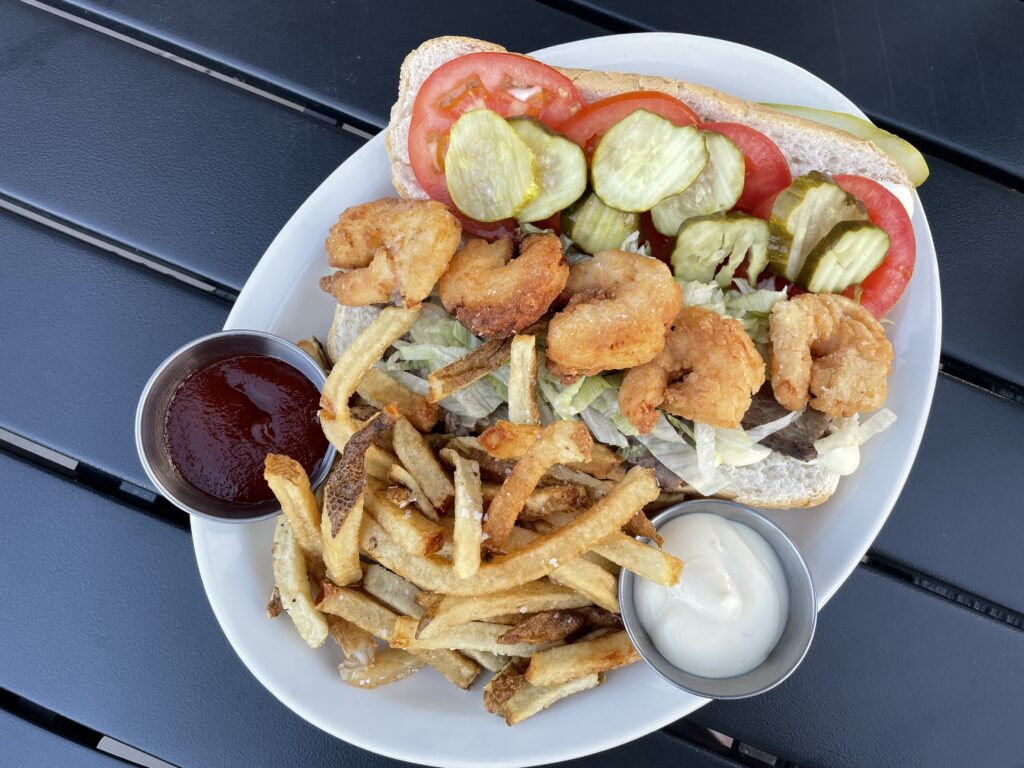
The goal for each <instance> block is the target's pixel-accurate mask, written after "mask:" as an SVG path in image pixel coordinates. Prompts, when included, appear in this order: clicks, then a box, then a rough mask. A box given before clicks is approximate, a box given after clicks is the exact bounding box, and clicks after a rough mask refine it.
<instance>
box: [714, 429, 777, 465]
mask: <svg viewBox="0 0 1024 768" xmlns="http://www.w3.org/2000/svg"><path fill="white" fill-rule="evenodd" d="M771 452H772V450H771V448H768V447H767V446H764V445H758V444H757V441H756V440H754V439H753V438H751V436H750V433H749V432H744V431H743V430H742V429H740V428H736V429H724V428H721V427H719V428H717V429H715V454H716V458H717V459H718V461H719V463H721V464H728V465H729V466H730V467H745V466H747V465H748V464H756V463H757V462H759V461H761V460H762V459H764V458H767V456H768V455H769V454H770V453H771Z"/></svg>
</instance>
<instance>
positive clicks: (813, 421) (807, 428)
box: [743, 384, 828, 461]
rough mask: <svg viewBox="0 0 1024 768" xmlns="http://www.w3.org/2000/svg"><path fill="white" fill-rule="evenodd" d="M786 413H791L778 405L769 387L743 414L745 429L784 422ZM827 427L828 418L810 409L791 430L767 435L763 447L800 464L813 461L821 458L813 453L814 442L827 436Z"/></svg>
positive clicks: (793, 424)
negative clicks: (771, 422) (783, 418)
mask: <svg viewBox="0 0 1024 768" xmlns="http://www.w3.org/2000/svg"><path fill="white" fill-rule="evenodd" d="M787 413H789V411H788V410H786V409H785V408H783V407H782V406H781V405H779V404H778V403H777V402H775V396H774V395H773V394H772V390H771V387H770V386H769V385H767V384H766V385H765V386H764V387H762V388H761V391H760V392H758V393H757V395H756V396H755V397H754V399H753V401H752V402H751V404H750V408H749V409H748V410H747V412H746V414H744V416H743V428H744V429H750V428H752V427H759V426H761V425H762V424H767V423H768V422H770V421H775V420H776V419H781V418H782V417H783V416H785V415H786V414H787ZM827 427H828V417H827V416H826V415H825V414H823V413H821V412H819V411H815V410H812V409H810V408H807V409H805V410H804V412H803V413H802V414H801V415H800V418H798V419H796V420H795V421H794V422H793V423H792V424H790V425H789V426H788V427H785V428H784V429H780V430H779V431H778V432H775V433H773V434H771V435H768V437H766V438H765V439H764V440H762V441H761V445H765V446H767V447H769V448H771V449H772V450H773V451H778V452H779V453H781V454H784V455H786V456H791V457H792V458H794V459H799V460H800V461H810V460H811V459H816V458H817V457H818V452H817V451H816V450H814V441H815V440H817V439H818V438H820V437H822V436H824V434H825V429H826V428H827Z"/></svg>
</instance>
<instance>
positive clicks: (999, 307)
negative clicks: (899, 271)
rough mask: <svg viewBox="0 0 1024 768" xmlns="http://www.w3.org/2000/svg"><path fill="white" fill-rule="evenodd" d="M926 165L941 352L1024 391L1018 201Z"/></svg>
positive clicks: (1023, 203)
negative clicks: (936, 268) (939, 289)
mask: <svg viewBox="0 0 1024 768" xmlns="http://www.w3.org/2000/svg"><path fill="white" fill-rule="evenodd" d="M1019 4H1020V6H1021V8H1022V9H1024V3H1019ZM1022 130H1024V129H1022ZM1020 135H1022V136H1024V132H1022V133H1021V134H1020ZM928 162H929V164H930V166H931V169H932V175H931V178H929V179H928V181H927V182H925V184H924V185H923V186H922V187H921V189H920V195H921V200H922V202H923V203H924V209H925V211H926V212H927V214H928V222H929V224H930V225H931V229H932V236H933V237H934V239H935V251H936V253H937V254H938V260H939V281H940V283H941V286H942V351H943V352H944V353H945V354H947V355H952V356H953V357H956V358H958V359H960V360H962V361H964V362H966V363H969V364H971V365H973V366H975V367H977V368H981V369H983V370H985V371H988V372H990V373H995V374H997V375H999V376H1001V377H1003V378H1004V379H1007V380H1008V381H1010V382H1012V383H1014V384H1016V385H1017V386H1018V387H1024V335H1022V334H1021V332H1020V304H1021V297H1022V296H1024V276H1022V275H1021V271H1020V267H1019V260H1020V259H1019V255H1018V254H1019V252H1020V243H1022V242H1024V215H1022V214H1024V194H1022V193H1020V192H1016V191H1014V190H1012V189H1009V188H1007V187H1004V186H1002V185H1001V184H998V183H996V182H994V181H989V180H988V179H985V178H982V177H980V176H976V175H974V174H970V173H965V172H964V171H963V170H961V169H960V168H957V167H956V166H953V165H950V164H949V163H945V162H943V161H941V160H937V159H935V158H929V159H928Z"/></svg>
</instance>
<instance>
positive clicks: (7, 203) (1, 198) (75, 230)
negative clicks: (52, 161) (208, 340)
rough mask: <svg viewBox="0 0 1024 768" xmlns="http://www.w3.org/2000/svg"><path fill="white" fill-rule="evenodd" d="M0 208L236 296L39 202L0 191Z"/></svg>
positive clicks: (195, 284) (209, 290) (220, 295)
mask: <svg viewBox="0 0 1024 768" xmlns="http://www.w3.org/2000/svg"><path fill="white" fill-rule="evenodd" d="M0 209H3V210H5V211H9V212H10V213H13V214H14V215H16V216H20V217H21V218H24V219H28V220H29V221H32V222H35V223H36V224H41V225H42V226H44V227H47V228H49V229H52V230H54V231H56V232H59V233H61V234H62V235H65V236H67V237H70V238H73V239H75V240H78V241H80V242H83V243H86V244H88V245H91V246H93V247H94V248H99V249H100V250H101V251H105V252H107V253H112V254H114V255H115V256H120V257H121V258H123V259H127V260H128V261H130V262H132V263H133V264H139V265H141V266H143V267H146V268H148V269H152V270H153V271H154V272H157V273H159V274H161V275H166V276H167V277H172V278H174V279H175V280H178V281H180V282H182V283H184V284H185V285H187V286H189V287H190V288H196V289H198V290H200V291H203V292H205V293H210V294H213V295H214V296H217V297H218V298H221V299H225V300H227V301H230V302H232V303H233V302H234V301H235V299H237V298H238V293H237V292H236V291H235V290H233V289H231V288H228V287H227V286H225V285H222V284H218V283H214V282H210V281H207V280H206V279H205V278H203V277H202V276H200V275H197V274H194V273H192V272H189V271H187V270H183V269H180V268H178V267H176V266H174V265H172V264H169V263H167V262H166V261H164V260H163V259H160V258H158V257H156V256H153V255H151V254H149V253H145V252H143V251H140V250H138V249H136V248H131V247H129V246H127V245H125V244H123V243H120V242H118V241H116V240H112V239H110V238H108V237H105V236H104V235H101V234H99V233H98V232H95V231H93V230H90V229H88V228H86V227H82V226H80V225H78V224H75V223H73V222H71V221H68V220H67V219H64V218H62V217H60V216H57V215H56V214H54V213H51V212H50V211H47V210H44V209H42V208H39V207H38V206H34V205H30V204H29V203H26V202H24V201H21V200H18V199H16V198H14V197H11V196H10V195H7V194H5V193H0Z"/></svg>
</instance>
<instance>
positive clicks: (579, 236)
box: [562, 192, 640, 254]
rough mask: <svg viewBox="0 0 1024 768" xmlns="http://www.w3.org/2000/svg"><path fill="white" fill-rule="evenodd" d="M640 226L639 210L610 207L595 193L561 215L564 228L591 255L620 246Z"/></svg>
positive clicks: (577, 244)
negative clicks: (628, 210) (632, 210)
mask: <svg viewBox="0 0 1024 768" xmlns="http://www.w3.org/2000/svg"><path fill="white" fill-rule="evenodd" d="M639 229H640V214H639V213H628V212H625V211H617V210H615V209H614V208H609V207H608V206H607V205H605V204H604V203H602V202H601V198H599V197H598V196H597V195H595V194H594V193H593V192H591V193H590V194H588V195H587V196H586V197H584V198H583V199H582V200H580V201H579V202H578V203H576V205H574V206H572V207H571V208H569V209H568V210H567V211H566V212H565V213H563V214H562V231H563V232H564V233H565V234H567V235H568V236H569V238H570V239H571V240H572V241H573V242H574V243H576V246H577V247H578V248H579V249H580V250H581V251H583V252H585V253H590V254H594V253H600V252H601V251H612V250H615V249H617V248H621V247H622V242H623V241H624V240H625V239H626V238H627V237H629V236H630V235H631V234H633V233H634V232H636V231H638V230H639Z"/></svg>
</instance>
